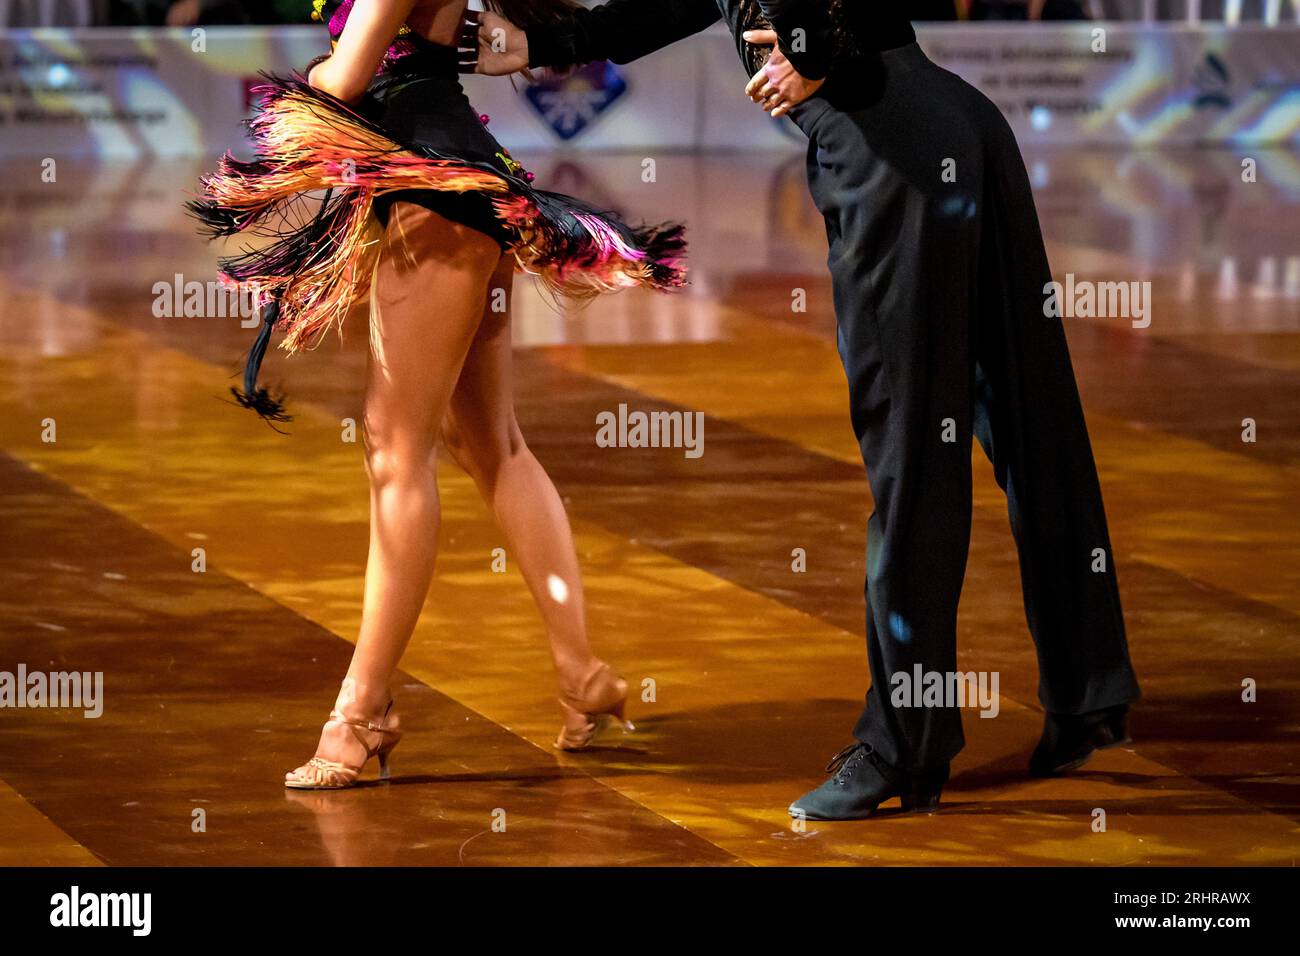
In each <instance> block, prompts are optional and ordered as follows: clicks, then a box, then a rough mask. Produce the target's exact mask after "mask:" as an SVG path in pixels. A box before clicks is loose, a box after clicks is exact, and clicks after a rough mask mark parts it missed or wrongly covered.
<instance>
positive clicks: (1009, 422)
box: [972, 91, 1138, 715]
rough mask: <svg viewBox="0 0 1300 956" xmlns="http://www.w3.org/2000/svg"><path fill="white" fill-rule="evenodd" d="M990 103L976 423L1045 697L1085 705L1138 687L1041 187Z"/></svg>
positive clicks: (1049, 705)
mask: <svg viewBox="0 0 1300 956" xmlns="http://www.w3.org/2000/svg"><path fill="white" fill-rule="evenodd" d="M973 92H974V91H972V93H973ZM975 96H977V97H978V94H975ZM979 100H981V101H983V98H982V97H979ZM983 104H984V105H985V106H986V113H985V115H986V117H987V119H986V122H985V123H984V128H985V130H986V131H987V138H988V150H987V156H988V160H987V162H988V164H989V167H988V169H987V171H986V174H987V179H986V183H985V190H984V214H983V217H982V220H983V222H982V226H983V230H982V231H983V236H982V240H981V249H980V266H979V279H978V289H977V302H978V304H977V308H976V319H975V325H976V328H975V332H974V347H975V351H976V356H977V363H978V364H977V370H976V383H977V392H976V408H975V432H976V435H977V437H978V438H979V441H980V443H981V445H982V446H983V447H984V450H985V452H986V453H987V454H988V456H989V459H990V461H992V463H993V466H994V472H995V474H996V475H997V480H998V483H999V484H1000V485H1001V486H1002V488H1003V489H1004V490H1005V492H1006V495H1007V510H1008V512H1009V514H1010V519H1011V527H1012V530H1013V532H1014V533H1015V538H1016V545H1017V548H1018V549H1019V556H1020V574H1021V581H1022V587H1023V589H1024V600H1025V613H1026V617H1027V619H1028V623H1029V629H1030V632H1031V633H1032V634H1033V638H1034V642H1035V645H1036V647H1037V650H1038V663H1039V700H1040V701H1041V702H1042V704H1043V707H1044V708H1045V709H1046V710H1047V711H1048V712H1049V713H1054V714H1062V715H1081V714H1086V713H1090V712H1097V711H1100V710H1103V709H1105V708H1110V707H1115V706H1117V705H1122V704H1127V703H1128V702H1129V701H1131V700H1134V699H1135V698H1136V697H1137V696H1138V686H1137V680H1136V678H1135V677H1134V674H1133V668H1132V665H1131V664H1130V662H1129V654H1128V644H1127V641H1126V639H1125V633H1124V619H1123V616H1122V614H1121V611H1120V599H1119V588H1118V585H1117V583H1116V575H1115V557H1114V554H1113V552H1112V551H1111V544H1110V536H1109V534H1108V532H1107V527H1106V514H1105V510H1104V508H1103V506H1102V498H1101V487H1100V485H1099V483H1098V480H1097V469H1096V465H1095V463H1094V461H1093V456H1092V448H1091V445H1090V443H1089V441H1088V430H1087V426H1086V424H1085V422H1084V417H1083V409H1082V406H1081V404H1080V401H1079V394H1078V390H1077V388H1076V386H1075V381H1074V371H1073V368H1072V367H1071V364H1070V356H1069V350H1068V348H1067V345H1066V339H1065V331H1064V328H1063V326H1062V323H1061V320H1060V319H1059V318H1056V317H1049V316H1046V315H1044V303H1045V301H1046V300H1047V295H1046V293H1045V291H1044V286H1045V284H1046V283H1048V282H1050V281H1051V274H1050V270H1049V268H1048V263H1047V255H1046V252H1045V251H1044V248H1043V240H1042V235H1041V233H1040V231H1039V226H1038V217H1037V215H1036V213H1035V211H1034V200H1033V195H1032V192H1031V190H1030V186H1029V181H1028V177H1027V175H1026V173H1025V167H1024V163H1023V161H1022V160H1021V158H1020V153H1019V149H1018V148H1017V146H1016V142H1015V138H1014V136H1013V134H1012V132H1011V130H1010V128H1009V127H1008V126H1007V125H1006V123H1005V121H1004V120H1003V119H1002V117H1001V114H999V113H998V112H997V110H996V108H995V107H993V106H992V104H988V103H987V101H983Z"/></svg>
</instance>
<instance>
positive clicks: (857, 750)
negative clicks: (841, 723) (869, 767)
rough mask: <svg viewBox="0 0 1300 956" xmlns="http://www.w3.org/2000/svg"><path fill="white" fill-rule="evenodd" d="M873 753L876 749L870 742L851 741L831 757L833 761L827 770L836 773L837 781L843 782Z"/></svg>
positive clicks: (834, 778)
mask: <svg viewBox="0 0 1300 956" xmlns="http://www.w3.org/2000/svg"><path fill="white" fill-rule="evenodd" d="M873 753H875V750H874V748H872V746H871V745H870V744H864V743H861V742H857V743H851V744H849V745H848V746H847V747H845V748H844V749H843V750H841V751H840V752H839V753H837V754H836V755H835V756H834V757H832V758H831V762H830V763H828V764H827V765H826V772H827V773H829V774H833V775H834V776H833V777H832V779H833V780H835V782H836V783H843V782H844V781H846V780H848V779H849V778H850V777H852V776H853V773H854V771H855V770H857V769H858V767H859V766H860V765H861V764H862V760H863V758H864V757H866V756H868V755H870V754H873Z"/></svg>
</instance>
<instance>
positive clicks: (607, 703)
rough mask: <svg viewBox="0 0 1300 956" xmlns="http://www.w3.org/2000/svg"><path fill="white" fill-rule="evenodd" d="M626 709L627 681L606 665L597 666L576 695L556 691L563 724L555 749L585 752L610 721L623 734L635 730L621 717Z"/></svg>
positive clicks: (628, 721) (630, 723)
mask: <svg viewBox="0 0 1300 956" xmlns="http://www.w3.org/2000/svg"><path fill="white" fill-rule="evenodd" d="M626 706H627V681H625V680H623V678H621V677H619V676H618V675H617V674H615V673H614V672H613V671H612V670H610V668H609V665H608V664H603V663H602V664H599V665H598V666H597V667H596V669H595V670H594V671H592V672H591V674H590V675H588V677H587V679H586V680H585V681H584V682H583V684H582V686H581V687H580V688H579V689H578V691H577V693H570V692H568V691H561V692H560V709H561V710H563V711H564V725H563V726H562V727H560V735H559V736H558V737H557V738H556V739H555V747H556V749H557V750H585V749H586V748H587V747H589V746H591V742H592V741H593V740H595V739H596V736H597V735H598V734H600V732H601V731H602V730H604V729H605V728H606V727H608V726H609V724H610V723H611V722H614V723H617V724H618V725H619V726H620V727H622V728H623V732H624V733H628V732H630V731H633V730H635V729H636V728H635V727H633V726H632V721H630V720H627V719H625V718H624V717H623V710H624V708H625V707H626Z"/></svg>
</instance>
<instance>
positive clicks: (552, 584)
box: [443, 259, 597, 693]
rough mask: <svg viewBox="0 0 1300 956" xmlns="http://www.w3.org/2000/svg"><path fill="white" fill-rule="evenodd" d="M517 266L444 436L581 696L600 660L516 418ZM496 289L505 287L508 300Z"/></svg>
mask: <svg viewBox="0 0 1300 956" xmlns="http://www.w3.org/2000/svg"><path fill="white" fill-rule="evenodd" d="M512 265H513V264H512V262H511V261H510V260H509V259H503V260H502V262H501V264H500V266H499V267H498V269H497V271H496V273H495V274H494V275H493V277H492V282H491V286H490V287H491V289H492V290H494V291H493V293H492V294H489V297H488V304H487V306H486V308H485V309H484V311H483V315H482V319H481V320H480V322H479V326H478V332H477V334H476V335H475V337H474V341H473V344H472V345H471V346H470V349H469V355H468V357H467V358H466V360H465V364H464V367H463V368H462V370H461V374H460V381H459V382H458V383H457V385H456V391H455V393H454V394H453V395H452V398H451V408H450V414H449V415H448V416H447V418H446V420H445V422H444V426H443V437H444V441H445V443H446V446H447V449H448V451H450V452H451V454H452V456H453V457H454V458H455V459H456V461H457V463H458V464H460V466H461V467H462V468H464V469H465V470H466V471H467V472H468V473H469V474H470V476H471V477H472V478H473V479H474V481H475V483H476V484H477V485H478V489H479V492H480V493H481V494H482V495H483V500H484V501H485V502H487V504H488V506H489V507H491V509H492V512H493V514H494V515H495V516H496V519H497V523H498V524H499V525H500V526H501V529H502V531H504V532H505V535H506V538H507V540H508V541H509V544H510V549H511V553H512V556H513V558H514V560H515V561H516V562H518V564H519V569H520V571H521V572H522V573H523V576H524V581H525V582H526V583H527V584H528V588H529V590H530V591H531V592H532V595H533V599H534V600H535V601H536V602H537V607H538V609H539V610H540V612H541V615H542V621H543V624H544V626H545V628H546V636H547V638H548V639H549V640H550V645H551V655H552V657H553V659H554V661H555V668H556V672H557V674H558V675H559V680H560V686H561V688H562V689H566V690H572V691H574V692H575V693H576V691H577V689H578V687H579V685H580V684H581V682H582V680H583V679H584V678H586V677H587V676H588V675H589V674H590V673H591V672H592V670H593V668H594V667H596V666H597V661H596V658H595V657H594V656H593V655H592V652H591V646H590V645H589V644H588V642H587V623H586V610H585V606H584V601H583V593H582V576H581V573H580V572H579V570H578V559H577V554H576V553H575V550H574V546H573V534H572V532H571V531H570V529H569V519H568V516H567V515H566V514H565V511H564V505H563V503H562V502H561V501H560V496H559V494H558V493H557V492H556V490H555V486H554V485H553V484H552V483H551V479H550V478H549V477H548V476H547V474H546V472H545V470H543V468H542V466H541V464H540V463H539V462H538V461H537V459H536V458H535V457H533V453H532V452H531V451H529V450H528V446H527V445H525V444H524V438H523V435H522V434H520V431H519V425H518V423H517V422H516V420H515V407H514V390H513V382H512V373H511V354H510V353H511V346H510V311H509V306H510V291H511V281H512V278H513V269H512ZM496 289H502V290H504V292H505V295H504V302H502V301H501V300H502V296H499V295H497V294H495V290H496ZM502 304H503V305H504V308H501V305H502ZM494 305H496V306H497V309H496V310H494V309H493V306H494Z"/></svg>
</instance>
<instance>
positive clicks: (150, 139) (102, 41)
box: [0, 24, 1300, 156]
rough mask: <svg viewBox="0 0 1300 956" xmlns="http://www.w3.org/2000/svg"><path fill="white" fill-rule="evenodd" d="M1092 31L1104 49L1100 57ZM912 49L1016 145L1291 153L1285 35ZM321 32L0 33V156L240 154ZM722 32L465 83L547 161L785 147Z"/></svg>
mask: <svg viewBox="0 0 1300 956" xmlns="http://www.w3.org/2000/svg"><path fill="white" fill-rule="evenodd" d="M1098 28H1100V29H1103V30H1104V34H1103V35H1100V39H1101V41H1102V42H1103V43H1104V52H1100V51H1098V49H1097V47H1098V41H1099V35H1098V34H1096V33H1095V32H1094V31H1095V30H1096V29H1098ZM918 33H919V34H920V38H921V44H922V46H923V47H924V48H925V49H926V50H927V52H929V53H930V55H931V56H932V57H933V58H934V59H936V60H937V61H938V62H939V63H941V64H943V65H945V66H947V67H948V68H949V69H952V70H954V71H955V72H957V73H960V74H961V75H962V76H964V77H966V78H967V79H968V80H970V81H971V82H972V83H974V84H975V85H976V86H978V87H980V88H981V89H983V90H984V91H985V92H986V93H987V94H988V95H990V96H991V97H992V98H993V99H994V100H996V101H997V103H998V104H999V106H1001V107H1002V108H1003V110H1004V112H1006V113H1007V115H1008V117H1009V118H1010V120H1011V122H1012V125H1013V126H1014V127H1015V129H1016V132H1017V135H1018V136H1019V137H1020V139H1021V142H1022V143H1024V144H1027V145H1028V144H1033V143H1060V144H1072V143H1088V144H1092V145H1101V144H1114V145H1124V144H1132V143H1168V144H1177V145H1189V144H1197V143H1213V144H1237V145H1246V144H1251V145H1254V144H1261V143H1267V144H1289V145H1297V144H1300V28H1296V27H1294V26H1290V27H1287V26H1284V27H1276V28H1266V27H1260V26H1244V27H1237V28H1228V27H1224V26H1222V25H1205V26H1199V27H1191V26H1183V25H1178V26H1168V25H1138V24H1108V25H1097V24H1052V25H1046V24H1045V25H1033V26H1031V25H1026V24H1014V25H1009V26H1008V25H997V24H962V25H930V26H925V27H922V28H920V29H919V30H918ZM324 47H325V36H324V31H323V28H321V27H292V28H280V29H276V30H260V29H247V28H242V29H241V28H221V29H218V28H210V29H208V30H206V31H200V32H198V33H197V34H196V33H192V32H191V31H188V30H153V29H111V28H98V29H86V30H30V31H17V30H15V31H8V32H3V31H0V155H21V156H67V155H113V156H140V155H161V156H169V155H171V156H175V155H191V154H206V153H213V152H218V151H220V150H223V149H225V148H227V147H230V146H232V145H237V144H238V143H239V142H240V138H241V130H240V126H239V123H240V120H241V119H242V118H243V117H245V116H246V115H247V114H248V109H249V105H250V97H249V94H248V90H249V88H250V87H251V86H253V85H254V84H255V83H256V82H257V73H258V71H259V70H262V69H272V70H278V71H285V70H288V69H290V68H292V67H295V66H301V65H302V64H304V63H306V61H307V60H309V59H310V58H311V57H312V56H314V55H316V54H317V53H319V52H321V51H322V50H323V49H324ZM745 80H746V77H745V74H744V71H743V70H742V68H741V66H740V64H739V61H738V60H737V57H736V54H735V50H734V47H733V45H732V41H731V39H730V37H729V36H727V34H725V33H724V32H722V31H721V29H720V28H715V29H714V30H710V31H708V32H706V33H705V34H702V35H700V36H697V37H693V38H691V39H689V40H686V41H683V42H682V43H679V44H677V45H676V46H675V47H672V48H670V49H667V50H664V51H661V52H659V53H656V54H654V55H652V56H650V57H647V58H645V59H644V60H642V61H640V62H638V63H634V64H629V65H627V66H623V67H617V68H613V67H611V68H609V69H604V68H602V67H594V68H590V69H588V70H586V71H583V72H580V73H578V74H575V75H573V76H570V77H568V78H565V79H563V80H559V81H548V82H547V83H545V84H543V85H542V86H540V87H537V88H533V89H531V90H529V89H527V88H526V86H525V84H524V83H523V82H522V81H518V80H517V81H516V85H517V88H516V85H512V84H511V82H510V81H509V80H505V79H496V78H488V77H468V78H466V88H467V89H468V91H469V93H470V97H471V99H472V100H473V102H474V104H475V106H476V107H477V108H478V109H479V110H480V111H481V112H485V113H488V114H489V115H490V116H491V118H492V121H491V128H492V132H493V133H494V134H495V135H496V136H497V138H498V139H500V140H501V141H502V142H503V143H504V144H505V145H506V146H507V147H509V148H510V149H512V150H520V151H523V152H536V151H540V150H550V149H559V148H563V149H599V150H614V149H651V148H654V149H661V150H664V149H668V150H676V149H700V148H707V149H735V148H744V149H791V150H793V149H799V148H802V140H801V137H800V136H799V134H798V132H797V130H795V129H794V128H793V126H792V124H790V123H789V122H788V121H775V122H774V121H772V120H770V119H769V118H768V117H767V116H766V115H765V114H763V113H762V111H761V110H759V109H758V108H757V107H755V106H754V105H753V104H751V103H750V102H749V101H748V100H747V99H746V98H745V97H744V94H743V92H742V90H743V87H744V83H745Z"/></svg>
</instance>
